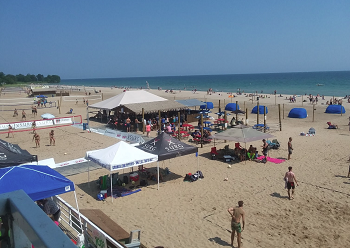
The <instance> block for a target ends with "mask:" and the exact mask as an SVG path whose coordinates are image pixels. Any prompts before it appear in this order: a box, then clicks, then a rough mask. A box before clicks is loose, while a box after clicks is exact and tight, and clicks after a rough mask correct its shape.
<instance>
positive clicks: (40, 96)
mask: <svg viewBox="0 0 350 248" xmlns="http://www.w3.org/2000/svg"><path fill="white" fill-rule="evenodd" d="M37 97H38V98H47V96H44V95H38V96H37Z"/></svg>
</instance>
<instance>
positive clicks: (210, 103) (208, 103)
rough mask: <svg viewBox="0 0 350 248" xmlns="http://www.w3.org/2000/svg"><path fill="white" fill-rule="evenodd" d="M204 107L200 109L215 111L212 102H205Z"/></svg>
mask: <svg viewBox="0 0 350 248" xmlns="http://www.w3.org/2000/svg"><path fill="white" fill-rule="evenodd" d="M204 103H205V104H204V105H201V106H200V109H213V108H214V104H213V103H212V102H204Z"/></svg>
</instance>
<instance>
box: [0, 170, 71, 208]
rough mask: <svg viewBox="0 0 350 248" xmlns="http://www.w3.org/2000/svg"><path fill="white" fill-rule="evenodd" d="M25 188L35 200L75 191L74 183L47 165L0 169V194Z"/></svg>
mask: <svg viewBox="0 0 350 248" xmlns="http://www.w3.org/2000/svg"><path fill="white" fill-rule="evenodd" d="M20 189H22V190H24V192H26V193H27V195H28V196H29V197H30V198H32V200H33V201H37V200H40V199H44V198H48V197H51V196H54V195H59V194H63V193H67V192H69V191H74V190H75V187H74V183H73V182H72V181H71V180H69V179H67V178H65V177H64V176H62V175H61V174H60V173H58V172H57V171H55V170H53V169H51V168H50V167H48V166H46V165H44V166H43V165H19V166H14V167H6V168H2V169H0V194H2V193H7V192H12V191H15V190H20Z"/></svg>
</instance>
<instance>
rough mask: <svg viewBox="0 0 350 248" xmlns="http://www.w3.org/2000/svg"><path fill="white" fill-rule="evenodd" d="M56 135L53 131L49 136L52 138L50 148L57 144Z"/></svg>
mask: <svg viewBox="0 0 350 248" xmlns="http://www.w3.org/2000/svg"><path fill="white" fill-rule="evenodd" d="M54 135H55V133H54V130H51V132H50V133H49V136H50V146H51V144H52V143H53V145H55V143H56V140H55V136H54Z"/></svg>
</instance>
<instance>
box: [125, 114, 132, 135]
mask: <svg viewBox="0 0 350 248" xmlns="http://www.w3.org/2000/svg"><path fill="white" fill-rule="evenodd" d="M125 122H126V131H127V132H130V122H131V120H130V118H129V116H128V119H126V121H125Z"/></svg>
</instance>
